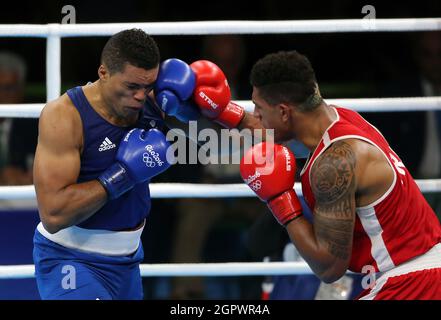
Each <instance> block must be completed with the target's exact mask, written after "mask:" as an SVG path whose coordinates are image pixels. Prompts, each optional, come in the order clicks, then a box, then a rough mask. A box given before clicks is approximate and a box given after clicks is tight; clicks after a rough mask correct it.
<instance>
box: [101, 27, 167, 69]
mask: <svg viewBox="0 0 441 320" xmlns="http://www.w3.org/2000/svg"><path fill="white" fill-rule="evenodd" d="M159 61H160V55H159V49H158V46H157V44H156V42H155V40H153V38H152V37H151V36H149V35H148V34H147V33H145V32H144V31H142V30H141V29H130V30H123V31H120V32H118V33H116V34H114V35H113V36H112V37H111V38H110V39H109V40H108V41H107V43H106V45H105V46H104V48H103V51H102V52H101V63H102V64H104V65H105V66H106V67H107V68H108V70H109V72H110V73H115V72H121V71H122V70H123V69H124V67H125V65H126V63H129V64H131V65H133V66H135V67H138V68H143V69H146V70H150V69H153V68H155V67H156V66H157V65H158V64H159Z"/></svg>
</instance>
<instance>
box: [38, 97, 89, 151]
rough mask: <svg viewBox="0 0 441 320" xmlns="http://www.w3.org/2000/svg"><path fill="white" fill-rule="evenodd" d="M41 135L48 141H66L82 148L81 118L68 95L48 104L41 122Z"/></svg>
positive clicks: (43, 111)
mask: <svg viewBox="0 0 441 320" xmlns="http://www.w3.org/2000/svg"><path fill="white" fill-rule="evenodd" d="M39 135H40V136H43V137H44V138H46V139H50V140H52V139H54V140H58V139H61V138H62V139H66V143H69V142H71V143H72V144H75V145H77V146H80V145H81V144H82V143H81V140H82V123H81V117H80V115H79V113H78V111H77V109H76V108H75V106H74V105H73V103H72V101H71V100H70V98H69V97H68V95H67V94H64V95H62V96H61V97H59V98H57V99H55V100H53V101H50V102H48V103H47V104H46V105H45V107H44V108H43V110H42V112H41V115H40V120H39Z"/></svg>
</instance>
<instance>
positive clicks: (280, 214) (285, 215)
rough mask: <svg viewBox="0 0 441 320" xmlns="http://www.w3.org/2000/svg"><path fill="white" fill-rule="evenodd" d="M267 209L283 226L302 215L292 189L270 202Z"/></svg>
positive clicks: (300, 207) (300, 206) (297, 199)
mask: <svg viewBox="0 0 441 320" xmlns="http://www.w3.org/2000/svg"><path fill="white" fill-rule="evenodd" d="M268 207H269V208H270V209H271V212H272V213H273V215H274V217H275V218H276V219H277V221H279V223H280V224H281V225H283V226H285V225H286V224H287V223H288V222H290V221H291V220H294V219H296V218H298V217H300V216H301V215H302V205H301V204H300V201H299V198H298V197H297V195H296V193H295V191H294V190H292V189H291V190H289V191H286V192H284V193H282V194H281V195H279V196H277V197H276V198H274V199H272V200H270V201H269V202H268Z"/></svg>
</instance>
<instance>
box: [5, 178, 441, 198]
mask: <svg viewBox="0 0 441 320" xmlns="http://www.w3.org/2000/svg"><path fill="white" fill-rule="evenodd" d="M416 183H417V184H418V186H419V187H420V190H421V192H423V193H433V192H440V191H441V179H425V180H416ZM294 190H295V191H296V193H297V195H299V196H301V195H302V188H301V184H300V183H298V182H296V184H295V186H294ZM150 195H151V197H152V198H155V199H169V198H244V197H255V196H256V195H255V194H254V192H253V191H252V190H251V189H250V188H249V187H248V186H247V185H245V184H242V183H238V184H198V183H151V184H150ZM29 199H31V200H33V199H35V189H34V186H32V185H29V186H1V187H0V200H29Z"/></svg>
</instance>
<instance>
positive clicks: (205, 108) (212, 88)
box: [190, 60, 245, 129]
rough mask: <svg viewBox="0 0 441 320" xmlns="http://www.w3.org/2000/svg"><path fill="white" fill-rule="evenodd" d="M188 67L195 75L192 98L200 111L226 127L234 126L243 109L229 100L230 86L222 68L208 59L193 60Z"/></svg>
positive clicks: (241, 116) (238, 120) (239, 118)
mask: <svg viewBox="0 0 441 320" xmlns="http://www.w3.org/2000/svg"><path fill="white" fill-rule="evenodd" d="M190 67H191V69H192V70H193V72H194V73H195V75H196V87H195V90H194V92H193V99H194V101H195V102H196V104H197V105H198V106H199V108H200V110H201V113H202V114H203V115H204V116H206V117H207V118H209V119H212V120H214V121H216V122H217V123H219V124H221V125H222V126H224V127H226V128H230V129H231V128H236V127H237V126H238V125H239V123H240V121H241V120H242V118H243V117H244V116H245V110H244V109H243V108H242V107H240V106H238V105H237V104H235V103H233V102H231V101H230V100H231V91H230V86H229V85H228V81H227V78H226V77H225V75H224V73H223V72H222V70H221V69H220V68H219V67H218V66H217V65H216V64H214V63H213V62H210V61H208V60H198V61H195V62H193V63H192V64H191V65H190Z"/></svg>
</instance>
